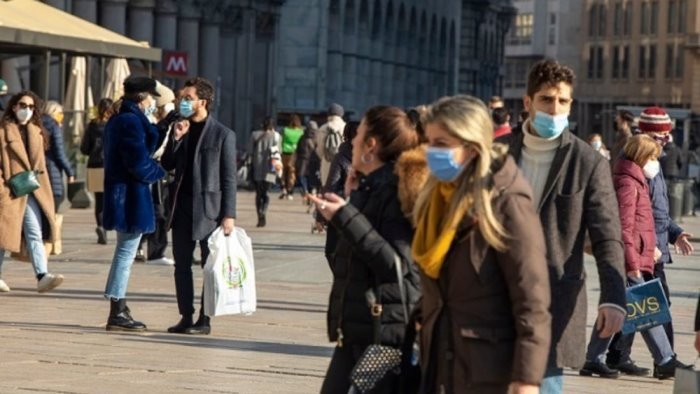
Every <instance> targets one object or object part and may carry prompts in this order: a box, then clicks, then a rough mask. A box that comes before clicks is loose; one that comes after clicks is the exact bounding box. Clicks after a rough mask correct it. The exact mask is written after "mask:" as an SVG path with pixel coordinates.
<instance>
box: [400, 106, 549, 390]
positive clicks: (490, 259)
mask: <svg viewBox="0 0 700 394" xmlns="http://www.w3.org/2000/svg"><path fill="white" fill-rule="evenodd" d="M423 122H424V127H425V132H426V137H427V140H428V147H427V163H428V168H429V170H430V177H429V178H428V181H427V183H426V185H425V186H424V187H423V188H422V192H421V193H420V195H419V196H418V198H417V201H416V204H415V207H414V209H413V219H414V222H415V225H416V233H415V237H414V239H413V244H412V250H413V258H414V259H415V261H416V263H417V264H418V266H419V268H420V273H421V288H422V291H423V298H422V302H421V304H420V306H421V312H422V328H421V330H420V357H421V360H420V362H421V369H422V375H423V378H422V382H421V386H422V387H421V389H422V392H425V393H432V392H447V393H506V392H508V390H509V389H510V390H513V391H514V392H516V393H537V392H539V384H540V382H541V380H542V377H543V376H544V373H545V369H546V364H547V357H548V355H549V344H550V335H551V328H550V323H551V316H550V314H549V311H548V308H549V304H550V289H549V277H548V271H547V264H546V259H545V250H546V249H545V243H544V236H543V232H542V228H541V226H540V221H539V218H538V217H537V213H536V212H535V208H534V205H533V202H532V191H531V189H530V186H529V185H528V183H527V181H526V180H525V178H524V177H523V176H522V174H521V173H520V171H519V170H518V167H517V165H516V164H515V162H514V161H513V159H512V158H510V157H509V156H507V155H506V154H505V146H503V145H500V144H496V145H493V142H492V139H493V138H492V136H493V124H492V121H491V118H490V116H489V112H488V109H487V108H486V106H485V105H484V104H483V103H482V102H481V101H479V100H478V99H476V98H474V97H471V96H454V97H445V98H442V99H440V100H438V101H437V102H435V103H433V104H432V105H431V106H430V107H429V108H428V110H427V112H426V113H425V114H424V116H423Z"/></svg>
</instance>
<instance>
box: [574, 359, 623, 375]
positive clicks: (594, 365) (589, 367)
mask: <svg viewBox="0 0 700 394" xmlns="http://www.w3.org/2000/svg"><path fill="white" fill-rule="evenodd" d="M578 373H579V375H581V376H593V375H597V376H600V377H601V378H606V379H617V378H618V377H619V376H620V371H618V370H616V369H610V368H608V366H607V365H605V364H603V363H602V362H599V361H586V363H585V364H584V365H583V368H581V370H580V371H578Z"/></svg>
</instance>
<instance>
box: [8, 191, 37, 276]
mask: <svg viewBox="0 0 700 394" xmlns="http://www.w3.org/2000/svg"><path fill="white" fill-rule="evenodd" d="M41 218H42V212H41V208H40V207H39V203H38V202H37V201H36V199H35V198H34V195H33V194H30V195H29V196H28V198H27V208H26V209H25V210H24V216H23V219H22V234H23V235H24V240H25V242H26V243H27V252H29V260H30V261H31V263H32V268H34V274H35V275H41V274H45V273H46V272H47V261H46V249H44V236H43V234H42V232H41ZM2 231H7V230H6V229H3V230H2ZM10 231H13V230H10ZM4 257H5V249H0V273H2V263H3V260H4Z"/></svg>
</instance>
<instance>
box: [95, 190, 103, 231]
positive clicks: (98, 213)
mask: <svg viewBox="0 0 700 394" xmlns="http://www.w3.org/2000/svg"><path fill="white" fill-rule="evenodd" d="M104 195H105V194H104V193H102V192H95V223H97V227H102V211H104V206H105V201H104Z"/></svg>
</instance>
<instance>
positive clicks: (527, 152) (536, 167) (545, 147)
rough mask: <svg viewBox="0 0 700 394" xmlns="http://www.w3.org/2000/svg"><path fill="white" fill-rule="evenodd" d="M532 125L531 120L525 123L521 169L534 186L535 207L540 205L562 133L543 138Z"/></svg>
mask: <svg viewBox="0 0 700 394" xmlns="http://www.w3.org/2000/svg"><path fill="white" fill-rule="evenodd" d="M531 127H532V126H531V124H530V121H529V120H528V121H526V122H525V123H524V124H523V131H524V133H523V134H524V139H523V151H522V155H521V156H520V163H519V164H520V170H521V171H522V172H523V175H524V176H525V178H526V179H527V180H528V181H529V182H530V186H531V187H532V194H533V198H534V203H535V207H539V206H540V201H541V200H542V193H544V186H545V184H546V183H547V178H548V177H549V171H550V169H551V168H552V162H553V161H554V155H555V154H556V153H557V148H559V146H560V145H561V135H560V136H557V137H555V138H551V139H546V138H542V137H539V136H537V135H535V134H534V133H533V132H532V131H531V130H530V128H531Z"/></svg>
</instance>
